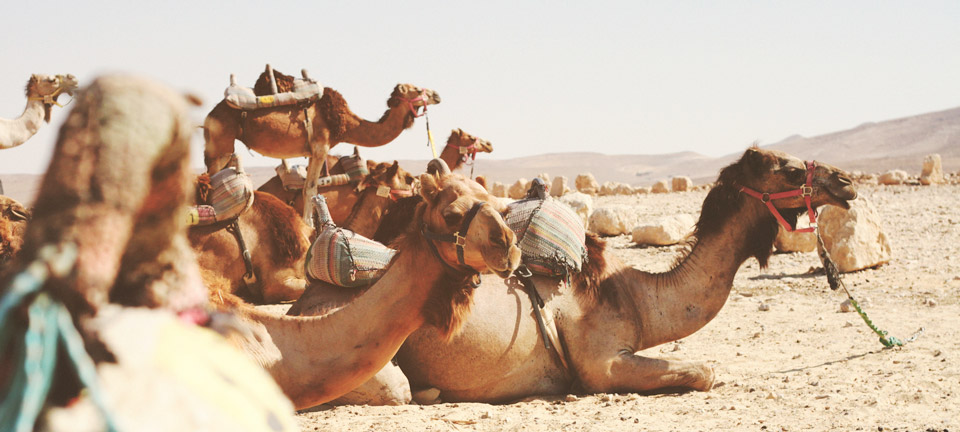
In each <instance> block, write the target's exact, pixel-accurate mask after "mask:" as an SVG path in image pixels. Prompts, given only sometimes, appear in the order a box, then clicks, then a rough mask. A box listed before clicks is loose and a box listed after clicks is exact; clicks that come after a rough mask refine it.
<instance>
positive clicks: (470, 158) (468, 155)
mask: <svg viewBox="0 0 960 432" xmlns="http://www.w3.org/2000/svg"><path fill="white" fill-rule="evenodd" d="M479 143H480V138H474V139H473V143H471V144H470V145H466V146H461V145H457V144H451V143H447V146H448V147H456V148H457V153H459V154H460V162H463V163H464V164H467V165H470V178H473V168H474V164H475V163H476V162H477V144H479Z"/></svg>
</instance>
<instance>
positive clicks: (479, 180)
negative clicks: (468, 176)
mask: <svg viewBox="0 0 960 432" xmlns="http://www.w3.org/2000/svg"><path fill="white" fill-rule="evenodd" d="M473 181H475V182H477V183H478V184H479V185H480V186H483V188H484V189H487V190H490V189H488V188H487V178H486V177H484V176H482V175H478V176H477V177H476V178H474V179H473Z"/></svg>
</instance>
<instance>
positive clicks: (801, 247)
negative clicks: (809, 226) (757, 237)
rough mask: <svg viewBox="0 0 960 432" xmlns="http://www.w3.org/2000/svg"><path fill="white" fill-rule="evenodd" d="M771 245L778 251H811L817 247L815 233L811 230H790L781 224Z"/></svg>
mask: <svg viewBox="0 0 960 432" xmlns="http://www.w3.org/2000/svg"><path fill="white" fill-rule="evenodd" d="M803 217H804V218H806V216H803ZM773 246H774V247H776V248H777V250H778V251H780V252H813V251H814V250H816V249H817V235H816V233H812V232H807V233H802V232H796V231H794V232H790V231H787V230H785V229H783V227H782V226H781V227H780V232H778V233H777V239H776V240H774V241H773Z"/></svg>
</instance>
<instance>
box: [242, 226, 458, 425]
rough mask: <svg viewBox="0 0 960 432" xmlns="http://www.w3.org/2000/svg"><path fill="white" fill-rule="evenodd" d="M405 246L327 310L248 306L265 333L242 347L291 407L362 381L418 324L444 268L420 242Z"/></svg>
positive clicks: (316, 401) (323, 399) (320, 400)
mask: <svg viewBox="0 0 960 432" xmlns="http://www.w3.org/2000/svg"><path fill="white" fill-rule="evenodd" d="M420 242H421V243H422V239H421V240H420ZM407 246H408V247H405V248H404V249H402V252H398V253H397V255H396V257H395V258H394V260H393V262H392V263H391V265H390V267H389V268H388V270H387V272H386V273H385V274H384V275H383V277H382V278H381V279H380V280H378V281H377V282H376V283H374V284H373V285H372V286H371V287H370V288H368V289H367V291H366V292H364V293H363V294H361V295H360V296H359V297H357V298H356V299H354V300H353V301H352V302H351V303H350V304H349V305H347V306H346V307H344V308H342V309H340V310H337V311H336V312H333V313H331V314H329V315H326V316H322V317H289V316H273V315H269V314H265V313H262V312H256V311H249V312H250V314H251V318H253V320H254V321H256V323H255V324H259V325H262V326H263V330H265V331H266V332H267V333H268V334H269V336H270V337H269V338H258V339H260V340H261V341H260V342H253V341H249V340H248V341H246V343H247V344H248V345H247V346H246V351H247V352H248V353H251V354H253V355H254V356H255V357H260V358H258V359H257V360H258V361H260V363H261V364H262V365H263V366H264V367H265V368H266V369H267V370H268V371H269V372H270V374H271V375H273V377H274V379H276V381H277V383H278V384H279V385H280V387H281V388H282V389H283V390H284V392H285V393H286V394H287V395H288V396H289V397H290V398H291V399H292V400H293V402H294V405H295V406H296V407H297V408H298V409H300V408H307V407H310V406H314V405H317V404H320V403H324V402H326V401H329V400H331V399H333V398H335V397H337V396H339V395H341V394H343V393H346V392H347V391H349V390H350V389H352V388H355V387H356V386H358V385H360V384H362V383H363V382H364V381H366V380H367V379H369V378H370V377H371V376H373V375H374V374H375V373H376V372H377V371H378V370H380V367H382V366H383V365H384V364H386V362H388V361H390V358H392V357H393V355H394V354H396V352H397V350H398V349H399V348H400V345H401V344H402V343H403V341H404V340H405V339H406V338H407V336H409V335H410V333H412V332H413V331H414V330H416V329H417V328H419V327H420V326H421V325H423V323H424V314H423V308H424V306H425V305H426V304H427V302H428V300H430V299H431V296H432V295H433V291H434V286H435V285H436V284H437V282H439V281H440V279H441V277H442V274H443V269H442V267H441V264H440V263H439V262H437V261H436V259H435V258H433V257H432V256H429V252H427V251H426V249H424V248H425V247H426V245H425V244H422V245H420V246H422V247H417V248H412V247H409V246H410V245H407ZM271 340H272V344H271V343H270V341H271ZM252 345H255V346H252ZM271 345H272V346H271ZM258 353H260V354H258ZM263 353H267V354H263ZM269 353H273V355H272V356H271V355H270V354H269Z"/></svg>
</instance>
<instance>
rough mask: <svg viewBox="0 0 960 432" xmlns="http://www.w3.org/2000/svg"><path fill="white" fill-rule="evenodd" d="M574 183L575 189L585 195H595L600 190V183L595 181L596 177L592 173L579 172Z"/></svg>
mask: <svg viewBox="0 0 960 432" xmlns="http://www.w3.org/2000/svg"><path fill="white" fill-rule="evenodd" d="M575 183H576V186H577V191H580V192H583V193H585V194H587V195H596V194H597V193H599V192H600V184H599V183H597V179H596V178H594V177H593V174H590V173H586V174H580V175H578V176H577V179H576V181H575Z"/></svg>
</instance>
